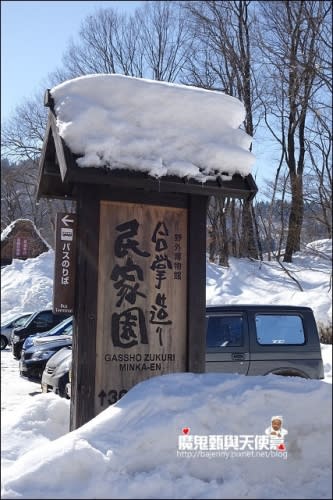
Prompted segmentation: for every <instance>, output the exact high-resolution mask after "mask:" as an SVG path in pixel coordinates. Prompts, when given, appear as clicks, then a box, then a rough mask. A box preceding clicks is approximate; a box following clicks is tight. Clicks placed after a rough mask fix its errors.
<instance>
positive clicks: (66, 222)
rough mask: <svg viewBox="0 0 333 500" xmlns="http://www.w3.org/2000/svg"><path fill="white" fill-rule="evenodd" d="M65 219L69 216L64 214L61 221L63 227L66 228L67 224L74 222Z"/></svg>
mask: <svg viewBox="0 0 333 500" xmlns="http://www.w3.org/2000/svg"><path fill="white" fill-rule="evenodd" d="M67 217H69V215H68V214H66V215H65V216H64V217H63V218H62V219H61V222H63V223H64V224H65V226H66V227H67V226H68V224H69V223H70V222H74V220H73V219H68V218H67Z"/></svg>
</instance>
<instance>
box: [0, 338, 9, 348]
mask: <svg viewBox="0 0 333 500" xmlns="http://www.w3.org/2000/svg"><path fill="white" fill-rule="evenodd" d="M7 345H8V340H7V338H6V337H5V336H4V335H1V339H0V346H1V350H3V349H5V348H6V347H7Z"/></svg>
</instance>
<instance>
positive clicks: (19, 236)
mask: <svg viewBox="0 0 333 500" xmlns="http://www.w3.org/2000/svg"><path fill="white" fill-rule="evenodd" d="M50 248H51V247H50V245H49V244H48V243H47V241H46V240H44V238H43V237H42V236H41V234H40V232H39V231H38V229H37V228H36V226H35V225H34V223H33V222H32V221H31V220H29V219H17V220H15V221H13V222H12V223H11V224H9V226H7V227H6V228H5V229H4V230H3V231H2V232H1V265H2V266H4V265H8V264H11V262H12V260H13V259H22V260H25V259H29V258H32V257H37V256H38V255H40V254H41V253H43V252H47V251H48V250H50Z"/></svg>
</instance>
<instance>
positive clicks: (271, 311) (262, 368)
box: [206, 304, 324, 379]
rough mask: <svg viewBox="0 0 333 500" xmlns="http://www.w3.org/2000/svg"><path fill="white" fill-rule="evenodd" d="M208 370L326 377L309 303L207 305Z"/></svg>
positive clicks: (315, 377)
mask: <svg viewBox="0 0 333 500" xmlns="http://www.w3.org/2000/svg"><path fill="white" fill-rule="evenodd" d="M206 320H207V337H206V372H227V373H228V372H229V373H230V372H235V373H240V374H244V375H267V374H269V373H273V374H276V375H285V376H297V377H304V378H311V379H322V378H324V366H323V360H322V356H321V347H320V340H319V335H318V330H317V326H316V321H315V318H314V315H313V311H312V309H311V308H310V307H298V306H282V305H279V306H274V305H252V304H251V305H238V304H237V305H229V306H208V307H207V309H206Z"/></svg>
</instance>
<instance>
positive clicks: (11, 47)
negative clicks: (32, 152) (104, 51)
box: [1, 0, 142, 122]
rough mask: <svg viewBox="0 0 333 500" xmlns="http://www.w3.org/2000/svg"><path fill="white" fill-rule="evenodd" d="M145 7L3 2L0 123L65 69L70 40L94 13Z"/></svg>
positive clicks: (131, 3)
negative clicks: (63, 61) (52, 75)
mask: <svg viewBox="0 0 333 500" xmlns="http://www.w3.org/2000/svg"><path fill="white" fill-rule="evenodd" d="M141 3H142V2H140V1H136V2H135V1H126V0H123V1H117V2H116V1H97V0H95V1H61V0H59V1H51V0H50V1H48V0H46V1H12V0H1V122H3V121H4V120H7V119H8V118H9V117H10V115H11V113H12V112H13V111H14V110H15V107H16V106H17V105H19V104H21V103H22V102H23V101H24V100H25V99H26V98H29V97H31V96H32V95H34V94H35V92H36V91H37V90H39V89H40V87H41V85H42V83H43V80H44V79H45V78H46V77H47V75H48V74H49V73H51V72H52V71H53V70H55V69H56V67H58V66H59V65H60V64H61V58H62V55H63V53H64V51H65V49H66V46H67V44H68V41H69V39H70V37H71V36H73V37H75V36H76V35H77V33H78V32H79V28H80V25H81V22H82V21H83V20H84V19H85V18H86V17H87V16H88V15H89V14H92V13H94V12H95V11H96V10H97V9H99V8H101V7H103V8H105V7H113V8H117V9H120V10H122V11H131V12H132V11H133V10H134V9H135V7H137V6H138V5H140V4H141ZM41 100H43V93H42V95H41Z"/></svg>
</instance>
